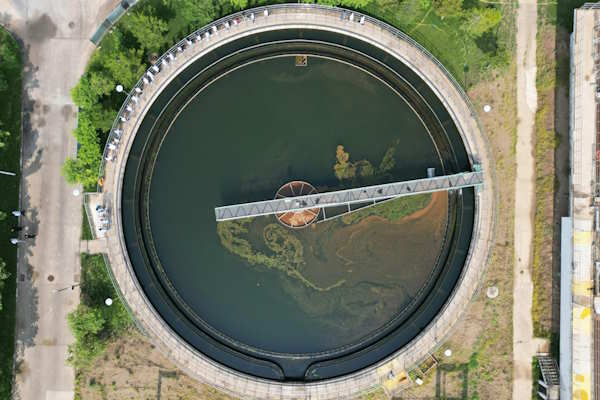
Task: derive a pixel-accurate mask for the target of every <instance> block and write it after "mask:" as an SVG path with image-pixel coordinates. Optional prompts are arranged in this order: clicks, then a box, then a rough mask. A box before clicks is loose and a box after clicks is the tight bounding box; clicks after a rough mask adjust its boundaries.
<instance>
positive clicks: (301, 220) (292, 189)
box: [275, 181, 319, 228]
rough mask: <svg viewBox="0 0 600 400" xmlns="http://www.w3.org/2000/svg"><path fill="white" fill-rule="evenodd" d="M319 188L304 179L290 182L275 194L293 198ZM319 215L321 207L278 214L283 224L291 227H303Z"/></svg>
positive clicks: (278, 197)
mask: <svg viewBox="0 0 600 400" xmlns="http://www.w3.org/2000/svg"><path fill="white" fill-rule="evenodd" d="M316 192H317V190H316V189H315V188H314V186H312V185H311V184H310V183H307V182H303V181H292V182H288V183H286V184H285V185H283V186H282V187H280V188H279V190H278V191H277V193H276V194H275V198H276V199H281V198H293V197H296V196H302V195H308V194H314V193H316ZM318 216H319V208H311V209H308V210H302V211H289V212H285V213H281V214H276V217H277V219H278V220H279V222H281V223H282V224H284V225H286V226H288V227H291V228H303V227H305V226H308V225H310V224H312V223H313V222H315V220H316V219H317V217H318Z"/></svg>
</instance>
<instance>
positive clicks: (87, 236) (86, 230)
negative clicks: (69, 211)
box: [81, 206, 94, 240]
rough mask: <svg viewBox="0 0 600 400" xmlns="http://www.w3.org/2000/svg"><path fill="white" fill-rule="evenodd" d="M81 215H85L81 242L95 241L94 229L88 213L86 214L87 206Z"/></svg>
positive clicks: (83, 208)
mask: <svg viewBox="0 0 600 400" xmlns="http://www.w3.org/2000/svg"><path fill="white" fill-rule="evenodd" d="M81 213H82V215H83V218H82V219H81V240H92V239H94V236H93V235H92V228H91V227H90V223H89V221H88V217H87V213H86V212H85V206H84V207H82V208H81Z"/></svg>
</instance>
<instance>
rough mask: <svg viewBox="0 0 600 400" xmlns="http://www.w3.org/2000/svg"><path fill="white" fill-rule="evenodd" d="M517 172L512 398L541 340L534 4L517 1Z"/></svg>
mask: <svg viewBox="0 0 600 400" xmlns="http://www.w3.org/2000/svg"><path fill="white" fill-rule="evenodd" d="M517 27H518V31H517V116H518V124H517V154H516V156H517V177H516V183H515V265H514V279H515V280H514V289H513V290H514V293H513V296H514V297H513V298H514V302H513V362H514V370H513V379H514V382H513V400H522V399H529V398H531V390H532V383H531V360H532V357H533V356H534V355H535V353H536V352H537V350H538V346H540V345H542V344H543V343H544V341H540V340H536V339H534V338H533V322H532V318H531V301H532V295H533V282H532V280H531V264H532V255H533V232H534V227H533V217H534V205H535V159H534V150H535V149H534V147H533V146H534V135H535V113H536V109H537V92H536V86H535V83H536V33H537V3H536V1H535V0H524V1H520V2H519V8H518V12H517Z"/></svg>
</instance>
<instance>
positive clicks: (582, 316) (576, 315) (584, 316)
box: [573, 306, 592, 335]
mask: <svg viewBox="0 0 600 400" xmlns="http://www.w3.org/2000/svg"><path fill="white" fill-rule="evenodd" d="M591 316H592V312H591V310H590V308H589V307H582V306H579V307H574V308H573V333H574V334H576V335H577V334H579V335H581V334H583V335H591V333H592V323H591Z"/></svg>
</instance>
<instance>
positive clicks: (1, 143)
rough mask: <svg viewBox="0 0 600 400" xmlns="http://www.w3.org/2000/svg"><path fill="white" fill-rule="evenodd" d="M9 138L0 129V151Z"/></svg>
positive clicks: (6, 133)
mask: <svg viewBox="0 0 600 400" xmlns="http://www.w3.org/2000/svg"><path fill="white" fill-rule="evenodd" d="M9 136H10V133H9V132H8V131H3V130H2V129H0V149H2V148H4V147H5V146H6V140H7V139H8V137H9Z"/></svg>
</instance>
